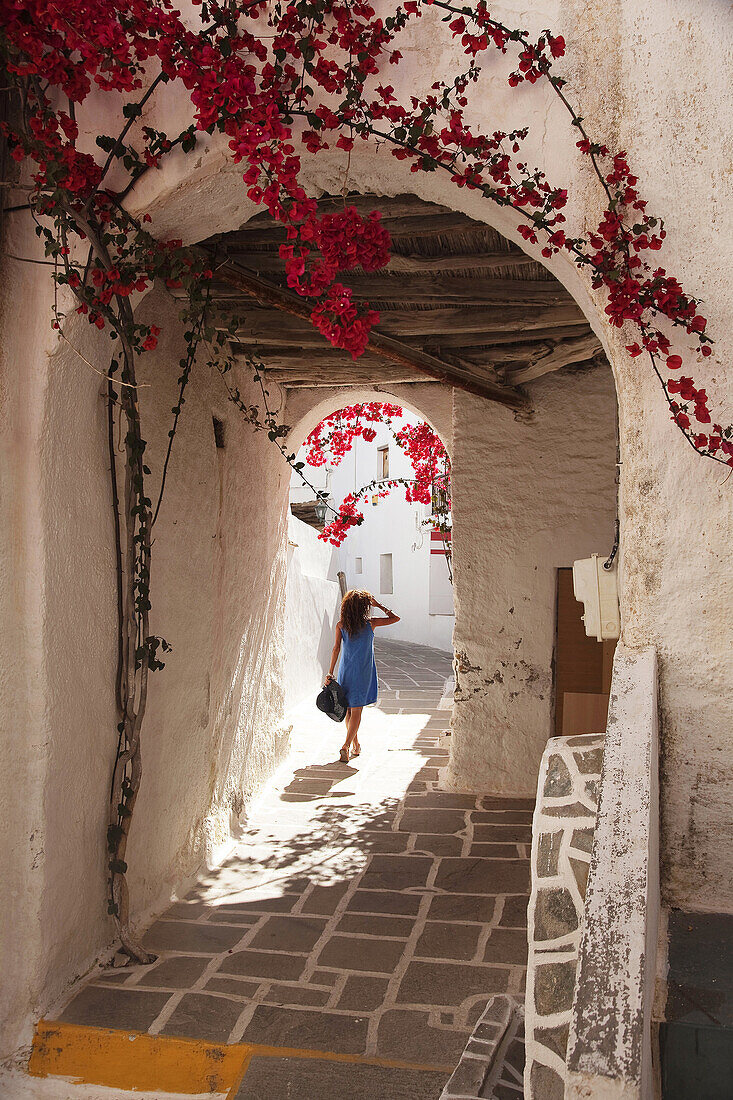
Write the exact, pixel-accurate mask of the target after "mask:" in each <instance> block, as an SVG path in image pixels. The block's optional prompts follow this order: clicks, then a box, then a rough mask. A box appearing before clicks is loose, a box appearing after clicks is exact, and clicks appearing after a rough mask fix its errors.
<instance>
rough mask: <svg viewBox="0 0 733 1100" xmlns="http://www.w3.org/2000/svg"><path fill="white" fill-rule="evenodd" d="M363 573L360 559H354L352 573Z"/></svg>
mask: <svg viewBox="0 0 733 1100" xmlns="http://www.w3.org/2000/svg"><path fill="white" fill-rule="evenodd" d="M363 571H364V570H363V569H362V560H361V558H355V559H354V572H355V573H363Z"/></svg>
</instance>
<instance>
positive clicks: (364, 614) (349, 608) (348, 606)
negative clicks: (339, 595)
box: [341, 588, 372, 635]
mask: <svg viewBox="0 0 733 1100" xmlns="http://www.w3.org/2000/svg"><path fill="white" fill-rule="evenodd" d="M371 607H372V594H371V592H367V591H366V589H365V588H352V589H351V591H350V592H347V593H346V595H345V596H344V598H343V600H342V601H341V626H342V627H343V629H344V630H345V631H346V632H347V633H348V634H349V635H354V634H358V633H359V631H360V630H363V628H364V627H365V626H366V624H367V623H368V622H369V620H370V618H371V614H370V612H371Z"/></svg>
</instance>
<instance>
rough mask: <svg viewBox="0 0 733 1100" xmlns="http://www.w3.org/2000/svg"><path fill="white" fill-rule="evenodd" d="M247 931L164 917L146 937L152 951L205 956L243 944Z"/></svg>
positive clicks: (146, 944)
mask: <svg viewBox="0 0 733 1100" xmlns="http://www.w3.org/2000/svg"><path fill="white" fill-rule="evenodd" d="M243 935H244V931H243V929H242V928H240V927H238V926H236V925H235V926H229V925H224V924H212V923H211V922H208V921H207V922H206V923H205V924H189V923H188V922H187V921H180V920H161V921H156V923H155V924H154V925H153V926H152V928H150V929H149V930H148V931H147V932H146V933H145V936H144V938H143V944H144V946H145V947H146V948H147V949H148V950H149V951H155V952H156V953H157V952H158V951H182V952H187V953H192V954H201V955H204V954H206V955H219V954H220V953H221V952H222V951H228V950H229V949H230V948H232V947H234V945H235V944H237V943H239V941H240V940H241V938H242V936H243Z"/></svg>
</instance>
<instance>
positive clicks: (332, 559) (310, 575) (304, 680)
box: [283, 515, 341, 713]
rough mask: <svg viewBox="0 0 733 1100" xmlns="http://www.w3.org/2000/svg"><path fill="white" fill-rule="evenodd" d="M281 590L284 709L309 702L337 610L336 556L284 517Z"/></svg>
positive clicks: (329, 646)
mask: <svg viewBox="0 0 733 1100" xmlns="http://www.w3.org/2000/svg"><path fill="white" fill-rule="evenodd" d="M288 557H289V562H288V573H287V582H286V586H285V684H284V692H283V693H284V697H285V710H286V713H287V711H289V710H290V709H291V708H293V707H295V706H297V704H298V703H300V702H302V701H303V700H304V699H311V701H315V697H316V695H317V693H318V692H319V691H320V688H321V685H322V684H323V679H324V676H325V674H326V673H327V672H328V662H329V660H330V658H331V650H332V648H333V641H334V635H335V631H336V623H337V622H338V619H339V613H340V608H341V588H340V586H339V582H338V579H337V572H338V565H337V562H336V551H335V550H334V548H333V547H332V546H329V545H328V544H327V543H324V542H322V541H320V540H319V538H318V532H317V531H316V530H315V529H314V528H313V527H309V526H308V524H307V523H303V521H302V520H299V519H296V517H295V516H293V515H290V516H289V517H288Z"/></svg>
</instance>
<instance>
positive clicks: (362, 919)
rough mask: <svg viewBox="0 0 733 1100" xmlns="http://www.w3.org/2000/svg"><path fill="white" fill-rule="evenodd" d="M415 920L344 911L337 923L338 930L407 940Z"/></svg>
mask: <svg viewBox="0 0 733 1100" xmlns="http://www.w3.org/2000/svg"><path fill="white" fill-rule="evenodd" d="M414 923H415V922H414V921H413V920H411V919H410V917H389V916H382V915H377V914H374V913H344V915H343V916H342V917H341V919H340V920H339V922H338V924H337V925H336V931H337V932H351V933H353V934H355V935H358V936H391V937H393V938H395V939H403V940H406V939H407V937H408V936H409V935H410V932H411V931H412V928H413V925H414Z"/></svg>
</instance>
